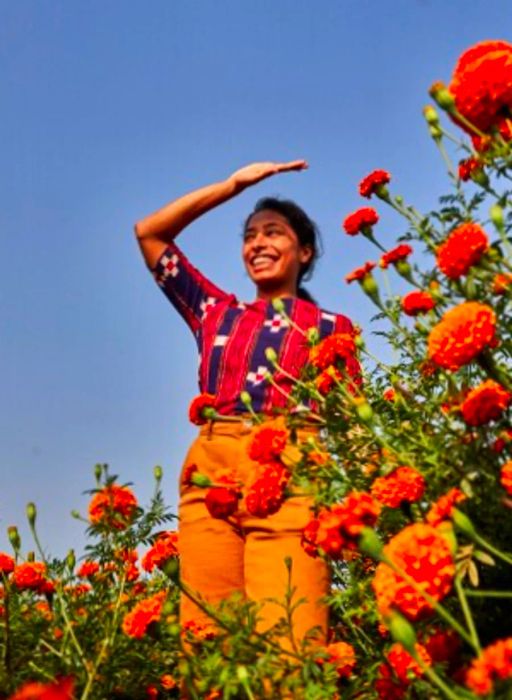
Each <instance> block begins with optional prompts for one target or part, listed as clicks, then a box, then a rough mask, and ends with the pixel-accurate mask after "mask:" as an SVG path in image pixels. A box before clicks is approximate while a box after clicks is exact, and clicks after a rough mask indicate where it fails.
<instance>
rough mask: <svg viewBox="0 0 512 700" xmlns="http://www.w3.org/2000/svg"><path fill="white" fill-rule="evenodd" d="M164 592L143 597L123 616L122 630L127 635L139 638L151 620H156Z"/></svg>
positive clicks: (158, 616) (160, 609)
mask: <svg viewBox="0 0 512 700" xmlns="http://www.w3.org/2000/svg"><path fill="white" fill-rule="evenodd" d="M164 600H165V592H164V591H160V592H159V593H156V594H155V595H153V596H151V597H150V598H145V599H144V600H141V601H140V602H139V603H137V604H136V605H135V607H134V608H133V609H132V610H131V611H130V612H129V613H127V614H126V615H125V616H124V619H123V622H122V625H121V627H122V630H123V632H124V633H125V634H127V635H128V636H129V637H134V638H135V639H140V638H141V637H143V636H144V635H145V634H146V630H147V628H148V626H149V625H150V624H151V623H152V622H158V621H159V620H160V617H161V615H162V608H163V605H164Z"/></svg>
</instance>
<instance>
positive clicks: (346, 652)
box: [317, 642, 356, 678]
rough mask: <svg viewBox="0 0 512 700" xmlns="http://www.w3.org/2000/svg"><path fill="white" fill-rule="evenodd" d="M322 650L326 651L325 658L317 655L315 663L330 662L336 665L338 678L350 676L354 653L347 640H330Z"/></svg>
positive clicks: (354, 658) (354, 659)
mask: <svg viewBox="0 0 512 700" xmlns="http://www.w3.org/2000/svg"><path fill="white" fill-rule="evenodd" d="M323 650H324V651H325V652H326V653H327V655H328V656H327V658H323V657H319V658H318V659H317V663H318V664H319V665H320V666H322V665H323V664H324V663H327V664H332V665H333V666H335V667H336V672H337V674H338V677H339V678H350V676H351V675H352V671H353V669H354V667H355V665H356V653H355V651H354V647H353V646H352V645H351V644H347V642H332V643H331V644H328V645H327V646H326V647H324V648H323Z"/></svg>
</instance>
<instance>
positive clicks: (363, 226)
mask: <svg viewBox="0 0 512 700" xmlns="http://www.w3.org/2000/svg"><path fill="white" fill-rule="evenodd" d="M378 220H379V215H378V214H377V212H376V211H375V209H373V208H372V207H361V209H357V211H354V212H352V214H349V215H348V216H347V217H346V218H345V220H344V221H343V228H344V229H345V232H346V233H348V235H349V236H355V235H357V234H358V233H366V232H368V231H369V230H371V227H372V226H374V225H375V224H376V223H377V222H378Z"/></svg>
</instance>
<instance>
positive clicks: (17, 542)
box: [7, 525, 21, 554]
mask: <svg viewBox="0 0 512 700" xmlns="http://www.w3.org/2000/svg"><path fill="white" fill-rule="evenodd" d="M7 536H8V538H9V542H10V543H11V545H12V548H13V549H14V552H15V554H18V552H19V551H20V549H21V538H20V533H19V532H18V528H17V527H16V525H9V527H8V528H7Z"/></svg>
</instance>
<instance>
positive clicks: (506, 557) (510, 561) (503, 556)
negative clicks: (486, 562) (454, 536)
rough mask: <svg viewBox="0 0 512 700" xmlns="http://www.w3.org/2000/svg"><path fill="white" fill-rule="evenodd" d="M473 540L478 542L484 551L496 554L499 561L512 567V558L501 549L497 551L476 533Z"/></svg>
mask: <svg viewBox="0 0 512 700" xmlns="http://www.w3.org/2000/svg"><path fill="white" fill-rule="evenodd" d="M473 539H474V540H475V542H477V543H478V544H479V545H480V546H481V547H483V548H484V549H487V551H488V552H490V553H491V554H494V556H495V557H498V559H501V560H502V561H504V562H505V563H506V564H511V565H512V556H510V555H508V554H505V553H504V552H502V551H501V550H500V549H497V548H496V547H494V546H493V545H492V544H491V543H490V542H487V540H485V539H484V538H483V537H481V535H478V534H477V533H476V532H475V533H474V535H473Z"/></svg>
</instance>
